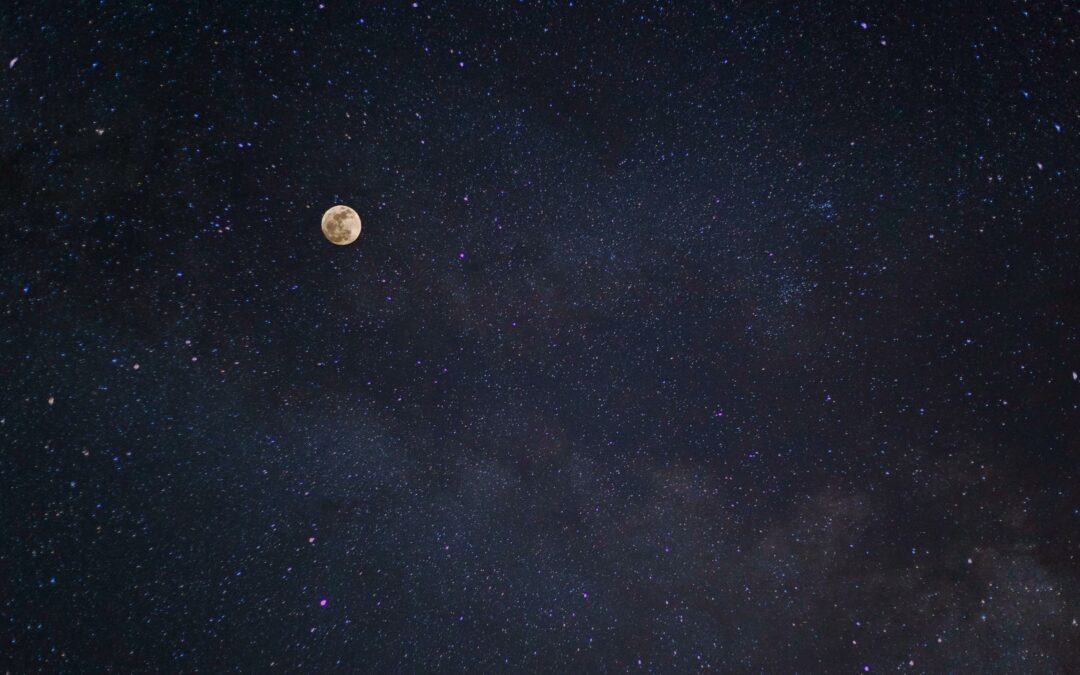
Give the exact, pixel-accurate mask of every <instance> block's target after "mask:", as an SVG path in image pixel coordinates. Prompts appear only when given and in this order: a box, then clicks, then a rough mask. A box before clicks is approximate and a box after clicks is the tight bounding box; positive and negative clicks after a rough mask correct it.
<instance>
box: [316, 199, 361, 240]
mask: <svg viewBox="0 0 1080 675" xmlns="http://www.w3.org/2000/svg"><path fill="white" fill-rule="evenodd" d="M322 232H323V234H324V235H326V238H327V239H328V240H329V241H330V243H331V244H337V245H338V246H345V245H346V244H351V243H353V242H354V241H356V238H357V237H359V236H360V214H358V213H357V212H356V211H354V210H353V209H351V208H349V207H348V206H345V205H343V204H338V205H337V206H331V207H330V208H328V209H327V210H326V213H324V214H323V217H322Z"/></svg>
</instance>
